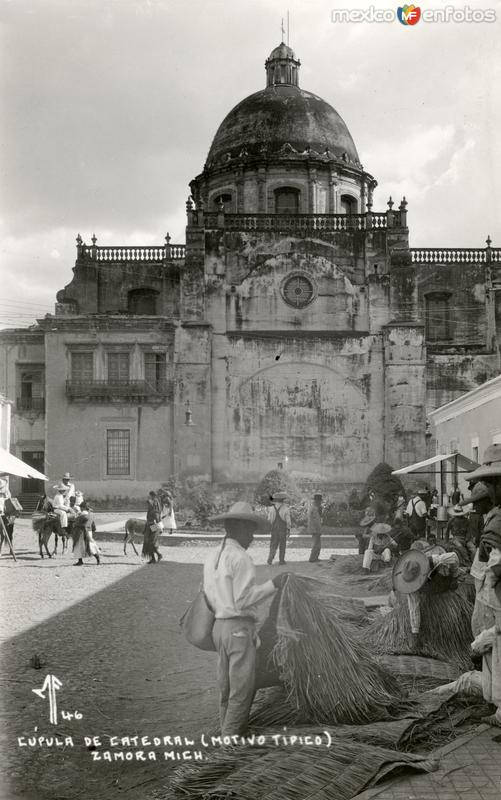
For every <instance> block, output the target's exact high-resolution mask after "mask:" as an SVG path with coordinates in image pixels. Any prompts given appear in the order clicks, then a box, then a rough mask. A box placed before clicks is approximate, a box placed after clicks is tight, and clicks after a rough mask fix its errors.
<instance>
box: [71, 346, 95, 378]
mask: <svg viewBox="0 0 501 800" xmlns="http://www.w3.org/2000/svg"><path fill="white" fill-rule="evenodd" d="M93 378H94V354H93V353H72V354H71V380H72V381H76V382H87V381H92V379H93Z"/></svg>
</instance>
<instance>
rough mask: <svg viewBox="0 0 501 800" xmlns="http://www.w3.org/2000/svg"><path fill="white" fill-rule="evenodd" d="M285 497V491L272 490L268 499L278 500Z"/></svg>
mask: <svg viewBox="0 0 501 800" xmlns="http://www.w3.org/2000/svg"><path fill="white" fill-rule="evenodd" d="M286 498H287V493H286V492H274V493H273V494H272V495H270V499H271V501H272V502H279V501H281V500H282V501H283V500H285V499H286Z"/></svg>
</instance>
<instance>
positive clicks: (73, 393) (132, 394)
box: [66, 380, 174, 403]
mask: <svg viewBox="0 0 501 800" xmlns="http://www.w3.org/2000/svg"><path fill="white" fill-rule="evenodd" d="M173 391H174V384H173V381H171V380H163V381H155V382H150V381H146V380H104V381H94V380H92V381H85V380H82V381H75V380H67V381H66V396H67V397H68V399H69V400H70V401H72V400H76V401H87V402H93V403H120V402H127V401H131V402H136V403H138V402H161V401H165V400H171V399H172V396H173Z"/></svg>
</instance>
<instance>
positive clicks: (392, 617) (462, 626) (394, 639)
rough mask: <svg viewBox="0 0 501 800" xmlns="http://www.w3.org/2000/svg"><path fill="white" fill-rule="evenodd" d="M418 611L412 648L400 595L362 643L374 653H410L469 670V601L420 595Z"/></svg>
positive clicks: (459, 597)
mask: <svg viewBox="0 0 501 800" xmlns="http://www.w3.org/2000/svg"><path fill="white" fill-rule="evenodd" d="M420 609H421V628H420V632H419V634H418V637H417V642H416V644H415V645H413V644H412V638H413V637H412V635H411V623H410V615H409V608H408V605H407V598H406V596H404V595H398V596H397V605H396V606H395V608H393V609H392V610H391V611H390V612H389V613H388V614H386V616H384V617H382V618H379V619H377V620H375V621H374V622H373V623H372V624H371V625H370V626H369V627H368V628H367V629H366V630H365V631H364V642H367V643H368V644H369V645H370V646H372V647H373V648H374V650H375V651H376V652H378V653H395V654H399V653H403V654H405V653H409V654H410V653H413V654H415V655H421V656H430V657H431V658H438V659H439V660H441V661H448V662H451V663H453V664H456V665H457V666H459V667H460V668H461V669H462V670H467V669H470V665H471V662H470V643H471V641H472V635H471V626H470V620H471V615H472V612H473V604H472V603H471V601H470V600H468V599H467V598H466V597H465V596H464V595H463V594H462V593H460V592H441V593H440V594H433V593H430V592H424V593H421V594H420Z"/></svg>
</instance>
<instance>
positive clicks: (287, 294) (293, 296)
mask: <svg viewBox="0 0 501 800" xmlns="http://www.w3.org/2000/svg"><path fill="white" fill-rule="evenodd" d="M282 296H283V298H284V300H285V302H286V303H288V304H289V305H290V306H292V307H293V308H306V306H308V305H309V304H310V303H311V302H312V300H314V298H315V289H314V287H313V284H312V282H311V281H310V280H309V278H307V277H306V275H291V276H290V278H287V280H286V281H285V283H284V284H283V286H282Z"/></svg>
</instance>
